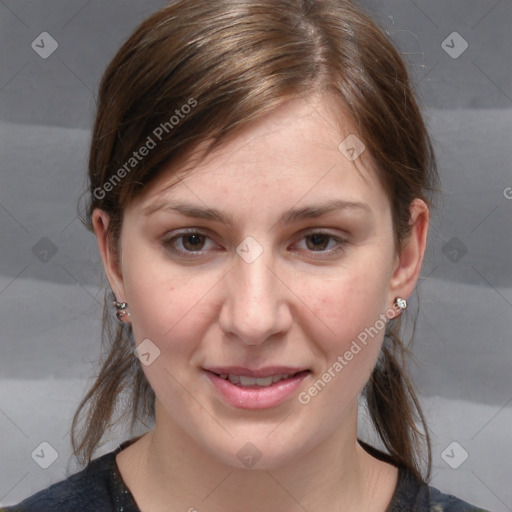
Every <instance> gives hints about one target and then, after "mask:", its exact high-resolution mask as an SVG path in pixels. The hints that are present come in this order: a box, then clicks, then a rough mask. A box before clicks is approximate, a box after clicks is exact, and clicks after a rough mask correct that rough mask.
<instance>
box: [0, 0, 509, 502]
mask: <svg viewBox="0 0 512 512" xmlns="http://www.w3.org/2000/svg"><path fill="white" fill-rule="evenodd" d="M165 3H166V2H163V1H156V0H151V1H130V2H127V1H122V0H109V1H108V2H107V1H99V0H90V1H86V0H66V1H64V0H47V1H44V2H42V1H38V2H36V1H22V0H3V1H0V43H1V48H2V50H1V52H0V151H1V153H0V154H1V159H0V233H1V244H0V340H1V357H0V439H1V446H0V504H10V503H15V502H17V501H19V500H20V499H22V498H23V497H25V496H27V495H29V494H31V493H33V492H35V491H37V490H39V489H41V488H43V487H46V486H47V485H49V484H50V483H53V482H55V481H58V480H59V479H61V478H63V477H65V476H66V475H67V474H68V472H69V471H72V470H73V469H74V465H73V462H72V461H71V460H70V446H69V435H68V432H69V426H70V419H71V416H72V413H73V411H74V409H75V407H76V405H77V403H78V400H79V399H80V397H81V396H82V395H83V393H84V391H85V389H86V387H87V385H88V384H89V383H90V378H91V375H92V373H93V371H94V369H95V367H94V362H95V360H96V359H97V357H98V355H99V350H100V344H99V335H100V318H101V304H102V298H103V287H104V281H103V278H102V277H101V264H100V259H99V255H98V251H97V249H96V245H95V239H94V237H93V235H91V234H90V233H88V232H87V231H86V230H85V228H83V226H82V225H81V223H80V221H79V220H78V218H77V216H76V203H77V201H78V197H79V195H80V192H81V191H82V190H83V188H84V176H85V172H86V164H87V151H88V141H89V130H90V126H91V123H92V119H93V115H94V106H95V100H94V97H95V91H96V89H97V85H98V82H99V79H100V76H101V74H102V72H103V70H104V68H105V66H106V64H107V63H108V62H109V60H110V59H111V58H112V56H113V55H114V52H115V51H116V50H117V49H118V48H119V46H120V44H121V43H122V41H123V40H124V39H125V38H126V37H127V36H128V35H129V33H130V32H131V30H132V29H133V28H135V26H136V25H137V24H138V23H139V22H140V21H141V20H142V19H143V18H144V17H146V16H147V15H149V14H150V13H152V12H154V11H155V10H157V9H158V8H159V7H161V6H163V5H164V4H165ZM363 5H364V6H366V7H367V9H368V10H369V11H370V13H372V14H373V16H374V17H375V18H376V19H377V21H378V22H379V23H380V24H381V25H382V26H384V27H385V29H386V30H387V31H388V33H389V34H390V36H391V37H392V38H393V40H394V41H395V42H396V44H397V45H398V47H399V48H400V51H401V52H402V54H403V55H404V56H405V58H406V59H407V60H408V62H409V64H410V69H411V73H412V75H413V77H414V79H415V81H416V83H417V84H418V85H417V86H418V92H419V94H420V97H421V100H422V102H423V104H424V105H425V114H426V117H427V120H428V122H429V125H430V128H431V132H432V134H433V137H434V139H435V143H436V150H437V153H438V157H439V164H440V171H441V177H442V187H443V191H444V195H443V198H442V202H440V203H439V206H438V208H437V210H436V215H435V216H434V219H433V226H432V229H431V233H430V239H429V248H428V254H427V258H426V261H425V265H424V270H423V276H424V278H422V280H421V282H420V285H419V286H418V294H417V299H419V302H420V305H421V309H420V312H419V315H418V325H417V331H416V337H415V341H414V344H413V349H414V354H415V361H416V363H415V365H413V366H412V368H411V371H412V374H413V376H414V380H415V382H416V384H417V387H418V391H419V393H420V395H421V401H422V403H423V405H424V407H425V412H426V414H427V418H428V420H429V424H430V427H431V433H432V437H433V443H434V470H433V479H432V482H431V484H432V485H434V486H436V487H439V488H441V489H442V490H443V491H445V492H451V493H453V494H456V495H458V496H459V497H462V498H464V499H466V500H467V501H471V502H474V503H477V504H479V505H481V506H484V507H486V508H488V509H490V510H493V511H496V512H500V511H505V510H512V487H511V486H510V476H511V475H512V435H511V434H512V428H511V427H512V372H511V363H512V344H511V343H510V341H511V335H510V333H511V323H512V322H511V320H512V269H511V265H510V262H511V256H512V241H511V240H512V237H511V234H512V233H511V231H512V223H511V222H510V219H511V214H512V188H511V187H512V173H511V162H512V158H511V157H512V149H511V148H512V145H511V142H512V140H511V133H512V131H511V127H512V115H511V113H512V110H511V108H512V80H511V77H512V66H511V65H510V54H511V53H512V52H511V50H512V48H511V42H512V35H511V27H512V2H510V0H500V1H496V0H492V1H491V0H489V1H488V0H458V1H453V0H450V1H447V0H416V1H414V2H413V1H412V0H400V1H399V0H386V1H377V0H367V1H365V2H363ZM42 32H48V33H49V34H51V36H52V37H53V38H54V39H55V40H56V41H57V42H58V45H59V46H58V48H57V50H56V51H55V52H54V53H53V54H52V55H51V56H50V57H48V58H47V59H43V58H41V57H40V56H39V55H38V54H37V53H36V52H35V51H34V50H33V49H32V47H31V43H32V41H34V40H36V42H37V41H38V40H40V39H36V38H37V37H38V36H39V34H41V33H42ZM453 32H457V33H458V34H460V37H461V38H463V40H465V41H466V42H467V44H468V48H467V49H466V51H464V52H463V53H462V54H461V55H459V56H457V58H453V57H452V56H450V55H449V52H452V55H453V54H455V53H458V52H459V51H460V49H461V48H462V46H461V45H462V44H463V40H462V39H460V37H459V36H457V35H455V36H450V34H452V33H453ZM448 36H450V37H448ZM443 41H446V42H445V43H443ZM450 46H451V47H452V48H450ZM412 302H413V303H412V308H411V310H412V312H411V317H412V316H413V315H412V313H414V311H415V309H416V304H415V303H416V302H417V300H413V301H412ZM363 419H364V418H363ZM362 429H363V430H364V422H363V425H362ZM367 435H368V436H371V433H367ZM113 437H115V436H113ZM42 442H47V443H49V444H50V445H51V446H52V447H53V448H54V449H55V450H56V452H58V458H57V459H56V460H55V462H53V464H51V465H50V467H49V468H48V469H43V468H42V467H40V465H38V463H36V461H37V462H39V464H41V463H44V462H45V461H42V460H41V458H39V459H38V458H37V457H36V454H37V453H41V448H39V446H40V443H42ZM454 442H456V443H457V444H456V445H451V443H454ZM114 445H115V439H113V440H112V442H111V443H108V444H107V445H105V447H104V448H103V451H106V450H108V449H111V447H112V446H114ZM450 445H451V446H450ZM447 447H448V449H447ZM43 448H44V447H43ZM44 449H45V450H46V452H45V453H46V455H45V457H48V453H50V456H51V453H52V452H51V450H49V449H47V448H44ZM446 449H447V450H446ZM34 450H35V452H34ZM33 452H34V453H35V455H34V456H33V458H32V457H31V454H32V453H33ZM465 453H467V455H468V457H467V460H465V461H464V462H463V463H461V461H462V459H463V458H464V456H465ZM49 461H50V459H47V460H46V462H49ZM450 464H451V465H452V466H458V467H457V468H452V467H451V466H450Z"/></svg>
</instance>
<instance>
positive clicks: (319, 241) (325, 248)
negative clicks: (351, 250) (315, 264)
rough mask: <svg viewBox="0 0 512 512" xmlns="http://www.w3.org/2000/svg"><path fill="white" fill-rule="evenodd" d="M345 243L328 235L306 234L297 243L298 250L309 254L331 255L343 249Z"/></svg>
mask: <svg viewBox="0 0 512 512" xmlns="http://www.w3.org/2000/svg"><path fill="white" fill-rule="evenodd" d="M346 243H347V241H346V240H343V239H341V238H339V237H337V236H334V235H332V234H330V233H324V232H321V231H319V232H314V233H308V234H306V235H305V236H304V237H303V238H301V239H300V240H299V242H298V248H299V249H304V250H306V251H309V252H316V253H327V254H333V253H336V252H338V251H340V250H342V249H343V247H344V246H345V245H346Z"/></svg>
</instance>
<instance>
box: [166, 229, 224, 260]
mask: <svg viewBox="0 0 512 512" xmlns="http://www.w3.org/2000/svg"><path fill="white" fill-rule="evenodd" d="M163 245H164V246H165V248H166V249H168V250H170V251H172V252H174V253H176V254H178V255H183V256H197V255H200V254H204V253H205V252H207V251H208V250H209V249H213V248H215V244H214V243H213V241H212V240H210V238H209V237H208V236H207V235H205V234H203V233H200V232H198V231H188V232H181V233H179V234H177V235H175V236H172V237H170V238H166V239H165V240H164V241H163Z"/></svg>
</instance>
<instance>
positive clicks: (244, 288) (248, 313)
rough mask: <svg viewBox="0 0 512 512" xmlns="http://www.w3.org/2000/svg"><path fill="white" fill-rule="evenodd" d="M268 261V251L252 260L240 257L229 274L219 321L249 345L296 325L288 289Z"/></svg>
mask: <svg viewBox="0 0 512 512" xmlns="http://www.w3.org/2000/svg"><path fill="white" fill-rule="evenodd" d="M268 263H270V262H269V261H268V260H267V258H265V257H264V254H262V255H261V256H259V257H258V258H257V259H256V260H255V261H252V262H250V263H249V262H247V261H245V260H244V259H243V258H241V257H238V256H237V257H236V258H235V262H234V267H233V268H232V270H231V272H229V273H228V275H227V276H226V277H225V286H226V296H225V299H224V301H223V304H222V308H221V311H220V317H219V324H220V327H221V329H222V330H223V331H224V332H225V333H226V334H230V335H232V336H236V337H237V338H238V339H239V340H240V341H242V342H243V343H245V344H247V345H259V344H260V343H263V342H264V341H265V340H267V339H268V338H270V337H272V336H275V335H277V334H282V333H285V332H286V331H287V330H289V329H290V327H291V324H292V315H291V311H290V307H289V304H288V297H287V288H286V286H285V285H284V284H283V283H282V282H281V281H280V279H279V277H278V276H277V272H276V271H275V270H274V269H272V268H271V266H270V265H269V264H268Z"/></svg>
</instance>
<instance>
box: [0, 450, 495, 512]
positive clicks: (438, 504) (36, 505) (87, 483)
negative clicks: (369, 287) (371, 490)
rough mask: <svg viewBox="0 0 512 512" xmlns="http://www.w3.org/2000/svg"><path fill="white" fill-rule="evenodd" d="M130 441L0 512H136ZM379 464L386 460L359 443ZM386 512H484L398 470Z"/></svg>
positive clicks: (137, 509)
mask: <svg viewBox="0 0 512 512" xmlns="http://www.w3.org/2000/svg"><path fill="white" fill-rule="evenodd" d="M133 441H134V440H129V441H125V442H124V443H122V444H121V445H120V446H119V447H118V448H117V449H116V450H114V451H112V452H110V453H107V454H105V455H103V456H101V457H99V458H97V459H95V460H93V461H92V462H91V463H90V464H89V465H88V466H86V468H85V469H83V470H82V471H80V472H78V473H75V474H74V475H71V476H70V477H69V478H67V479H66V480H63V481H62V482H58V483H56V484H53V485H52V486H50V487H48V488H47V489H43V490H42V491H39V492H38V493H36V494H34V495H32V496H30V497H29V498H27V499H25V500H24V501H22V502H21V503H19V504H18V505H14V506H11V507H6V508H1V509H0V512H140V510H139V508H138V507H137V504H136V503H135V500H134V498H133V496H132V493H131V492H130V491H129V489H128V488H127V487H126V485H125V483H124V482H123V479H122V478H121V474H120V472H119V469H118V467H117V464H116V458H115V457H116V455H117V453H119V452H120V451H121V450H122V449H123V448H126V447H127V446H128V445H129V444H130V443H132V442H133ZM360 444H361V445H362V446H363V448H364V449H365V450H366V451H368V452H369V453H370V454H371V455H373V456H376V457H377V458H379V459H381V460H385V461H387V462H389V461H390V457H389V456H388V455H386V454H384V453H382V452H380V451H378V450H376V449H375V448H372V447H371V446H369V445H367V444H366V443H363V442H361V441H360ZM386 512H487V511H485V510H484V509H482V508H478V507H475V506H473V505H470V504H469V503H466V502H465V501H462V500H459V499H458V498H455V497H454V496H451V495H447V494H443V493H441V492H440V491H439V490H437V489H435V488H433V487H429V486H428V485H427V484H426V483H424V482H421V481H418V480H417V479H416V478H415V477H414V476H413V475H412V473H411V472H410V471H408V470H407V469H404V468H399V470H398V483H397V486H396V489H395V492H394V494H393V498H392V500H391V503H390V504H389V507H388V508H387V509H386Z"/></svg>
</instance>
